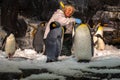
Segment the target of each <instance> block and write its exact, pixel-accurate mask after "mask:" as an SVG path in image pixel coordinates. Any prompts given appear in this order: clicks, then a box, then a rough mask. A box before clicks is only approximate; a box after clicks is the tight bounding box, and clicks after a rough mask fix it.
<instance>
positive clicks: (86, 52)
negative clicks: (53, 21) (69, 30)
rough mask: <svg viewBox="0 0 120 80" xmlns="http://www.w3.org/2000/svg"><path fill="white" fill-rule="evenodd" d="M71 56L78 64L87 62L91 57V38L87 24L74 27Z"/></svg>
mask: <svg viewBox="0 0 120 80" xmlns="http://www.w3.org/2000/svg"><path fill="white" fill-rule="evenodd" d="M73 31H74V32H73V33H74V35H73V44H72V54H73V55H74V56H75V58H76V59H77V61H78V62H81V61H85V62H89V61H90V60H91V58H92V56H93V52H94V51H93V38H92V35H91V31H90V28H89V27H88V25H87V24H80V25H77V26H75V27H74V30H73Z"/></svg>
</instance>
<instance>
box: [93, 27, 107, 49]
mask: <svg viewBox="0 0 120 80" xmlns="http://www.w3.org/2000/svg"><path fill="white" fill-rule="evenodd" d="M93 41H94V44H95V45H94V46H95V48H96V49H98V50H104V49H105V43H104V39H103V27H102V26H99V27H98V30H97V31H96V33H95V34H94V36H93Z"/></svg>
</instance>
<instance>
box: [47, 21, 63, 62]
mask: <svg viewBox="0 0 120 80" xmlns="http://www.w3.org/2000/svg"><path fill="white" fill-rule="evenodd" d="M61 39H62V28H61V26H60V24H59V23H58V22H56V21H54V22H51V24H50V32H49V33H48V35H47V38H46V40H45V54H46V55H47V62H53V61H57V59H58V56H59V55H60V53H61V48H62V47H61V41H62V40H61Z"/></svg>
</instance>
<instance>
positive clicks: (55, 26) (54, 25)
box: [50, 21, 60, 30]
mask: <svg viewBox="0 0 120 80" xmlns="http://www.w3.org/2000/svg"><path fill="white" fill-rule="evenodd" d="M59 27H60V23H59V22H57V21H54V22H51V24H50V30H51V29H55V28H59Z"/></svg>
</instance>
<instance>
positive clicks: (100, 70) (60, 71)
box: [0, 45, 120, 80]
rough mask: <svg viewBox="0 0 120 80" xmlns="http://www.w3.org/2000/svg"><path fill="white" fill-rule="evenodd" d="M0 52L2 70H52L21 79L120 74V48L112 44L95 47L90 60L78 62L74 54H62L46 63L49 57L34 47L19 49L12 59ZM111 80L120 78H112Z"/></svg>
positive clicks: (60, 78) (32, 79)
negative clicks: (56, 59)
mask: <svg viewBox="0 0 120 80" xmlns="http://www.w3.org/2000/svg"><path fill="white" fill-rule="evenodd" d="M0 53H1V54H0V72H18V73H21V70H20V69H39V70H41V69H47V70H48V71H49V72H52V73H41V74H36V75H35V74H33V75H31V76H28V77H26V78H24V79H21V80H34V79H37V78H38V79H44V80H45V79H46V80H47V79H48V78H50V79H58V80H65V76H69V77H82V76H83V75H84V74H86V73H83V72H87V73H94V74H106V73H107V74H110V75H111V74H120V69H119V68H120V67H119V66H120V49H117V48H116V47H114V46H112V45H106V48H105V50H103V51H99V50H96V49H95V51H94V56H93V57H92V59H91V61H90V62H77V60H76V58H75V57H74V56H60V57H59V59H60V61H58V62H51V63H46V59H47V57H46V56H45V55H43V54H41V53H39V54H38V53H37V52H36V51H34V50H32V49H25V50H21V49H18V50H16V52H15V55H14V58H12V59H7V58H5V57H6V54H5V52H3V51H0ZM46 76H48V77H46ZM103 80H106V79H103ZM111 80H119V78H111Z"/></svg>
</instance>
